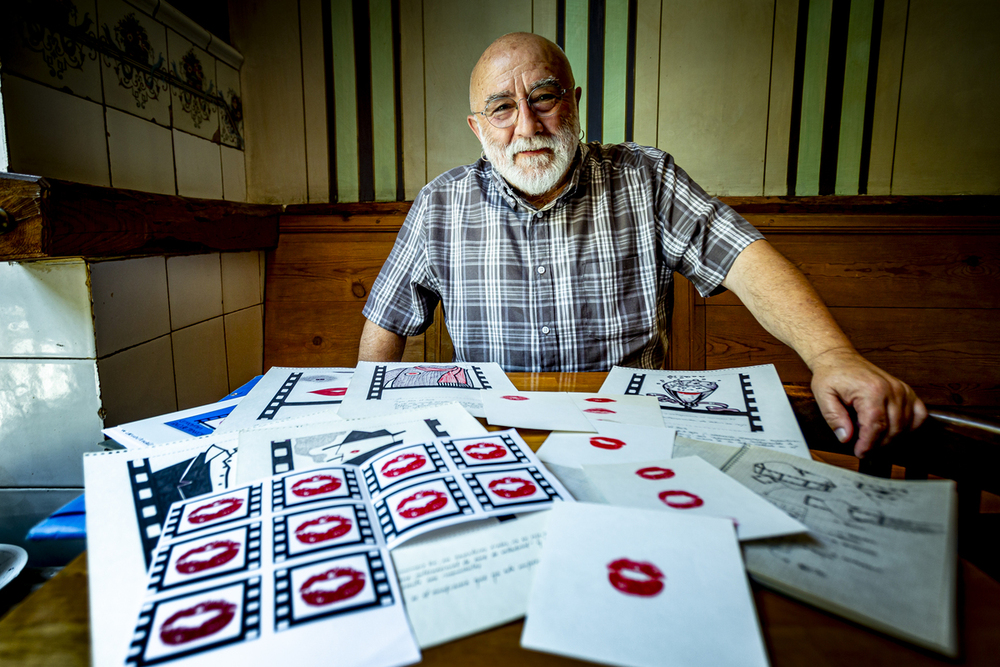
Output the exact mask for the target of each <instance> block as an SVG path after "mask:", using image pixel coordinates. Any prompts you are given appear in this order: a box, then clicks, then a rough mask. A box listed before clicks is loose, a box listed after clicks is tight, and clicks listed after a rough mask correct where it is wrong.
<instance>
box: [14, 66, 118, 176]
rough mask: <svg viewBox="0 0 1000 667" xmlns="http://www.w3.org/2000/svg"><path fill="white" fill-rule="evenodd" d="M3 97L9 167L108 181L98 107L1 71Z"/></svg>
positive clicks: (38, 174) (101, 121) (104, 145)
mask: <svg viewBox="0 0 1000 667" xmlns="http://www.w3.org/2000/svg"><path fill="white" fill-rule="evenodd" d="M3 101H4V123H5V124H6V129H7V150H8V158H9V160H10V171H12V172H15V173H21V174H35V175H36V176H48V177H50V178H60V179H63V180H67V181H76V182H78V183H89V184H91V185H110V184H111V178H110V174H109V172H108V143H107V140H106V138H105V134H104V110H103V108H102V107H101V105H99V104H95V103H94V102H88V101H87V100H84V99H81V98H79V97H74V96H73V95H70V94H68V93H63V92H60V91H58V90H53V89H52V88H47V87H45V86H41V85H39V84H37V83H32V82H31V81H27V80H25V79H19V78H18V77H16V76H9V75H6V74H5V75H4V76H3Z"/></svg>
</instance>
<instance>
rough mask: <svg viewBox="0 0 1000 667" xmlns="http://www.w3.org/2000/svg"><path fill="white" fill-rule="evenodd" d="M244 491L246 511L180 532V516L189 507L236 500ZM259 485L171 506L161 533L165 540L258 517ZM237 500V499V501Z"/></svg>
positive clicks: (199, 497) (259, 505)
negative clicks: (229, 499) (231, 499)
mask: <svg viewBox="0 0 1000 667" xmlns="http://www.w3.org/2000/svg"><path fill="white" fill-rule="evenodd" d="M244 490H245V491H246V492H247V495H248V498H247V511H246V512H238V513H234V514H233V516H232V517H231V518H228V519H223V520H221V521H212V522H211V523H210V524H209V525H206V526H204V527H202V526H198V527H196V528H190V529H187V530H182V529H181V528H180V523H181V516H183V514H184V509H185V508H186V507H188V506H189V505H194V504H200V503H212V502H213V501H214V502H220V501H221V500H224V499H227V496H229V497H232V498H234V499H236V497H237V496H238V495H239V494H240V492H241V491H244ZM261 496H262V492H261V485H260V484H254V485H253V486H249V487H244V488H243V489H231V490H229V491H227V492H226V493H221V494H218V495H215V496H198V497H197V498H193V499H191V500H190V501H188V502H186V503H179V504H175V505H173V506H171V509H170V513H169V514H168V515H167V520H166V521H165V522H164V524H163V533H164V535H166V537H167V538H173V537H177V536H178V535H185V534H190V533H195V532H199V531H202V530H206V529H209V528H215V527H217V526H224V525H226V524H232V523H236V522H238V521H244V520H246V519H248V518H252V517H256V516H260V508H261ZM237 500H238V499H237Z"/></svg>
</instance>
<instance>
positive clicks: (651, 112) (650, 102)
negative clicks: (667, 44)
mask: <svg viewBox="0 0 1000 667" xmlns="http://www.w3.org/2000/svg"><path fill="white" fill-rule="evenodd" d="M660 8H661V3H660V1H659V0H638V1H637V2H636V14H637V16H636V22H635V86H634V90H635V112H634V119H633V125H632V138H633V141H635V143H637V144H640V145H642V146H655V145H656V122H657V118H658V115H659V113H658V111H657V105H658V103H659V90H660Z"/></svg>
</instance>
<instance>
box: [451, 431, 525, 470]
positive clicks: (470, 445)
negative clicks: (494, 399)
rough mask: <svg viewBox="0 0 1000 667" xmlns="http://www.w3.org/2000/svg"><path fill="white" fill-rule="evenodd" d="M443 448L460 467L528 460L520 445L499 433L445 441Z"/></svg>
mask: <svg viewBox="0 0 1000 667" xmlns="http://www.w3.org/2000/svg"><path fill="white" fill-rule="evenodd" d="M445 448H446V449H447V450H448V453H449V454H450V455H451V457H452V459H453V460H454V461H455V463H456V464H457V465H458V466H459V467H460V468H485V467H488V466H495V465H500V464H504V465H506V464H510V463H526V462H527V460H528V457H527V456H526V455H525V453H524V450H523V449H522V448H521V445H519V444H518V443H517V442H515V441H514V439H513V438H511V437H510V436H505V435H499V434H490V435H486V436H482V437H478V438H461V439H457V440H453V441H451V442H446V443H445Z"/></svg>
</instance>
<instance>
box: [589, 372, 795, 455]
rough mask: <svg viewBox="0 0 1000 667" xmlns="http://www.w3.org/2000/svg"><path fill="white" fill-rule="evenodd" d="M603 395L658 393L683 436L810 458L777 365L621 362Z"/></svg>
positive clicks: (664, 412) (667, 419) (668, 419)
mask: <svg viewBox="0 0 1000 667" xmlns="http://www.w3.org/2000/svg"><path fill="white" fill-rule="evenodd" d="M601 393H610V394H625V395H632V396H652V397H655V398H656V399H657V400H658V401H659V404H660V414H661V417H662V419H663V423H664V425H666V426H669V427H673V428H676V429H677V435H679V436H683V437H685V438H692V439H695V440H704V441H708V442H718V443H721V444H724V445H736V446H741V445H757V446H759V447H767V448H770V449H774V450H778V451H783V452H786V453H788V454H792V455H794V456H799V457H801V458H806V459H808V458H809V448H808V446H807V445H806V441H805V438H804V437H803V436H802V431H801V430H800V429H799V425H798V422H797V421H796V420H795V413H794V412H792V406H791V405H790V404H789V402H788V397H787V396H786V394H785V390H784V387H783V386H782V384H781V378H779V377H778V372H777V370H776V369H775V367H774V365H773V364H763V365H760V366H746V367H741V368H727V369H722V370H713V371H670V370H647V369H636V368H624V367H621V366H615V367H614V368H612V369H611V371H610V372H609V373H608V377H607V379H606V380H605V381H604V384H602V385H601Z"/></svg>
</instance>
